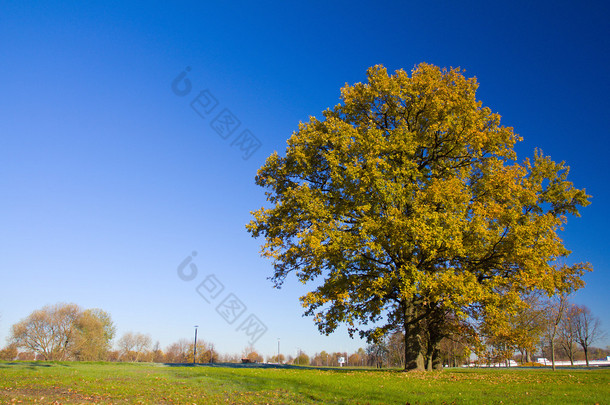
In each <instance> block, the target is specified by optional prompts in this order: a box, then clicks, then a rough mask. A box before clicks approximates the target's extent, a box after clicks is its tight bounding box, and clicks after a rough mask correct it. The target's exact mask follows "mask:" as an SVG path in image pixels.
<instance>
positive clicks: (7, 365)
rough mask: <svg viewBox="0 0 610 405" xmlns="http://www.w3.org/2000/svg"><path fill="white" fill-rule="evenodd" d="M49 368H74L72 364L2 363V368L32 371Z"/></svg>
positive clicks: (40, 362) (0, 366)
mask: <svg viewBox="0 0 610 405" xmlns="http://www.w3.org/2000/svg"><path fill="white" fill-rule="evenodd" d="M41 367H44V368H47V367H72V365H71V364H70V363H67V362H55V361H31V360H28V361H20V360H16V361H10V362H0V368H27V369H30V370H35V369H37V368H41Z"/></svg>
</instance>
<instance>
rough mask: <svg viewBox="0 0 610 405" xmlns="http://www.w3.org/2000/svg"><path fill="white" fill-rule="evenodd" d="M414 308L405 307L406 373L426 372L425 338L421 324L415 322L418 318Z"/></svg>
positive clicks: (407, 305)
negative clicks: (412, 371)
mask: <svg viewBox="0 0 610 405" xmlns="http://www.w3.org/2000/svg"><path fill="white" fill-rule="evenodd" d="M416 316H417V315H416V311H415V308H413V306H411V305H409V304H406V305H405V369H404V370H405V371H409V370H419V371H423V370H425V361H424V353H423V349H424V348H423V336H422V330H421V325H420V322H413V319H415V318H416Z"/></svg>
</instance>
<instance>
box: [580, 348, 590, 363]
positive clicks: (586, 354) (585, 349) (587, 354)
mask: <svg viewBox="0 0 610 405" xmlns="http://www.w3.org/2000/svg"><path fill="white" fill-rule="evenodd" d="M582 348H583V350H584V351H585V362H586V363H587V367H589V346H583V347H582Z"/></svg>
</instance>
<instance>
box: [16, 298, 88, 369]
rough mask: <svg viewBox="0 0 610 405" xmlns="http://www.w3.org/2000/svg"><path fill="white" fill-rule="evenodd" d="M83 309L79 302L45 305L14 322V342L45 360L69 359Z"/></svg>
mask: <svg viewBox="0 0 610 405" xmlns="http://www.w3.org/2000/svg"><path fill="white" fill-rule="evenodd" d="M80 313H81V309H80V308H79V307H78V305H76V304H56V305H52V306H45V307H43V308H42V309H39V310H36V311H34V312H32V313H31V314H30V315H29V316H28V317H27V318H25V319H24V320H22V321H20V322H18V323H16V324H14V325H13V326H12V328H11V336H10V342H11V344H13V345H15V346H16V347H20V348H25V349H27V350H29V351H31V352H34V353H38V354H40V355H41V356H42V357H43V358H44V359H45V360H67V359H68V358H70V356H71V355H72V350H73V348H74V343H75V336H76V328H75V323H76V321H77V319H78V317H79V315H80Z"/></svg>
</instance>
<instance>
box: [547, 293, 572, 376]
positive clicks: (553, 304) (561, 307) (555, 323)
mask: <svg viewBox="0 0 610 405" xmlns="http://www.w3.org/2000/svg"><path fill="white" fill-rule="evenodd" d="M567 307H568V297H567V296H566V295H563V294H561V295H556V296H555V297H553V298H551V300H550V302H549V305H548V307H547V314H548V315H547V316H548V326H547V330H546V336H547V339H548V341H549V345H550V347H551V365H552V367H553V371H555V343H556V337H557V330H558V329H559V323H560V322H561V319H562V318H563V316H564V314H565V312H566V308H567Z"/></svg>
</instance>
